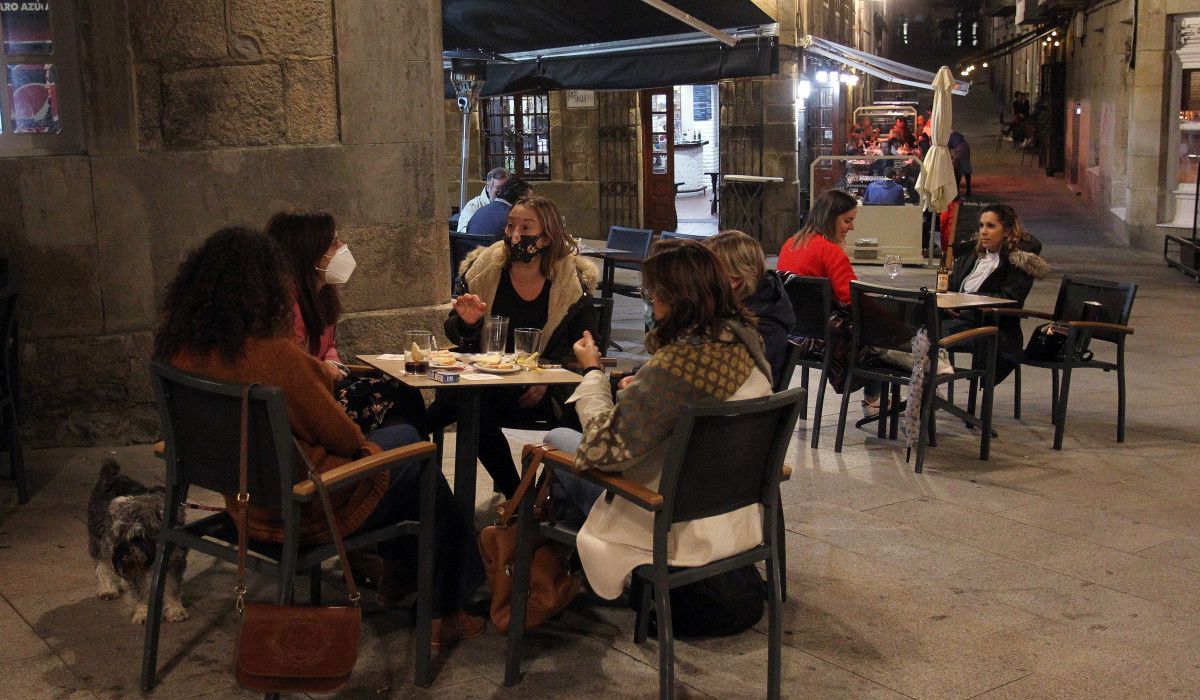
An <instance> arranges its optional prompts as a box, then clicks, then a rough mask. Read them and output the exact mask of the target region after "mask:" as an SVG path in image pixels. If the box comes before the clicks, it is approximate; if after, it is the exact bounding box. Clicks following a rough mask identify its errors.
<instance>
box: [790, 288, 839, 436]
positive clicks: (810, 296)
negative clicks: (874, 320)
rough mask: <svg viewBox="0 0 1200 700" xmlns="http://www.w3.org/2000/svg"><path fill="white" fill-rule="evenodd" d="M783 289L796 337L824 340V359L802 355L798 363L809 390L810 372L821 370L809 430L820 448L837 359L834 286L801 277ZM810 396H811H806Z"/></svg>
mask: <svg viewBox="0 0 1200 700" xmlns="http://www.w3.org/2000/svg"><path fill="white" fill-rule="evenodd" d="M783 289H784V291H786V292H787V295H788V298H789V299H790V300H791V302H792V311H793V313H795V315H796V326H795V327H794V328H793V329H792V335H793V336H794V337H795V338H796V339H797V340H805V339H813V340H820V341H822V343H821V344H822V346H823V349H822V351H821V355H820V357H816V356H812V355H808V354H807V353H798V354H797V358H796V364H797V365H799V366H800V367H802V369H801V370H800V386H802V387H804V389H805V390H806V391H807V390H808V371H809V370H810V369H816V370H820V372H821V375H820V377H819V378H818V380H817V397H816V401H815V403H813V419H812V420H811V421H809V427H808V429H809V431H810V432H812V446H813V449H816V447H817V445H818V444H819V443H820V440H821V411H822V409H823V407H824V405H825V386H826V384H827V383H828V382H827V379H828V377H829V363H830V360H831V358H832V356H833V339H832V337H831V336H830V333H829V317H830V316H831V315H832V314H833V287H832V286H831V285H830V284H829V278H827V277H801V276H799V275H791V276H789V277H788V278H787V279H785V280H784V281H783ZM805 396H806V397H807V393H806V394H805ZM800 418H801V419H804V420H807V419H808V400H807V398H806V399H805V401H804V403H803V404H801V407H800Z"/></svg>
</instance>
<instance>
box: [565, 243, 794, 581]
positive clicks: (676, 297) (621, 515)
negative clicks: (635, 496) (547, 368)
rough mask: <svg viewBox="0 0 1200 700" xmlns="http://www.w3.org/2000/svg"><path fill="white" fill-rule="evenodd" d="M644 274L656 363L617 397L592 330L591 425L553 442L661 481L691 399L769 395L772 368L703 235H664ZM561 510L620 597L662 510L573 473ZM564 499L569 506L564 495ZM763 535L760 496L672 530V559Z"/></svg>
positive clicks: (586, 462) (582, 344)
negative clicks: (608, 492) (607, 494)
mask: <svg viewBox="0 0 1200 700" xmlns="http://www.w3.org/2000/svg"><path fill="white" fill-rule="evenodd" d="M642 280H643V285H644V287H645V290H646V294H647V297H646V298H647V299H648V300H649V301H650V303H651V305H652V306H653V309H654V311H653V313H654V320H655V325H654V329H653V330H651V331H650V333H649V334H648V335H647V336H646V349H647V350H648V351H650V352H651V353H652V356H651V357H650V361H649V362H647V363H646V365H645V366H643V367H642V368H641V369H640V370H639V371H638V373H637V374H635V375H634V376H633V377H632V378H631V379H630V380H629V381H628V383H627V384H626V385H625V386H624V388H622V389H621V390H620V391H618V392H617V395H616V400H615V401H614V400H613V394H612V390H611V389H610V387H609V381H608V377H607V376H605V374H604V371H603V369H602V368H601V365H600V349H599V348H598V347H596V344H595V342H593V340H592V336H591V334H590V333H585V334H584V338H583V339H582V340H580V341H579V342H577V343H575V346H574V352H575V357H576V358H577V359H578V360H579V363H580V364H581V365H583V367H585V368H586V370H585V374H584V376H583V381H582V382H581V383H580V384H579V387H578V388H577V389H576V390H575V393H574V394H573V395H572V396H571V400H572V401H574V402H575V409H576V411H578V413H579V418H580V420H581V421H582V422H583V425H584V426H585V428H584V431H583V433H582V435H581V434H580V433H578V432H575V431H571V430H567V429H564V428H560V429H556V430H552V431H550V433H549V434H548V435H547V436H546V441H547V442H549V443H551V444H553V445H554V446H555V447H558V448H559V449H564V450H568V451H574V452H575V453H576V456H575V464H576V465H577V466H578V467H581V468H591V469H602V470H605V471H620V472H622V473H623V475H624V476H625V478H627V479H631V480H633V481H635V482H637V483H638V484H641V485H642V486H645V487H647V488H650V489H657V488H658V480H659V478H660V477H661V476H662V469H663V460H664V459H665V457H666V450H667V447H668V446H669V445H670V444H671V433H672V432H673V430H674V428H675V423H676V420H677V419H678V418H679V415H680V413H681V412H682V411H683V410H684V407H685V406H687V405H689V404H693V403H697V402H700V401H711V400H717V401H736V400H740V399H751V398H757V397H761V396H767V395H769V394H770V393H771V379H770V377H771V367H770V365H769V364H768V363H767V360H766V357H765V356H764V354H763V341H762V338H761V337H760V336H759V334H758V331H757V330H755V323H754V319H753V318H752V317H751V316H750V314H749V313H748V312H747V311H746V309H745V308H744V307H743V306H742V304H741V303H740V302H739V301H738V300H737V297H736V296H735V295H734V292H733V288H732V287H731V286H730V284H729V278H728V277H727V276H726V275H725V271H724V270H723V268H722V267H721V262H720V261H719V260H718V259H717V257H716V256H715V255H714V254H713V252H712V251H710V250H709V249H708V248H706V247H705V246H704V245H703V244H701V243H698V242H695V241H669V242H663V243H656V244H655V245H654V247H653V248H652V249H651V251H650V256H649V257H648V258H646V260H645V261H644V262H643V263H642ZM555 480H556V482H557V483H556V484H555V486H554V488H555V490H556V496H557V497H558V498H559V503H560V504H562V505H564V506H566V505H571V506H573V510H568V509H566V508H563V509H561V510H560V511H559V518H560V519H561V520H563V521H566V522H570V521H572V520H574V521H579V520H582V521H583V527H582V528H581V529H580V530H579V537H578V539H577V540H576V545H577V547H578V550H579V558H580V560H581V561H582V562H583V569H584V572H585V573H586V574H587V578H588V584H589V585H590V586H591V587H592V590H594V591H595V592H596V594H597V595H599V596H601V597H603V598H608V599H613V598H616V597H617V596H619V595H620V594H621V591H622V590H623V589H624V587H625V583H626V581H627V579H628V578H629V574H630V572H632V571H633V569H634V568H636V567H638V566H640V565H642V564H649V563H650V562H651V561H652V559H653V557H652V554H651V552H652V549H653V532H654V517H653V514H652V513H649V512H647V511H644V510H641V509H640V508H638V507H637V506H634V505H633V504H632V503H630V502H629V501H626V500H624V499H620V498H617V499H612V500H611V501H610V500H607V499H604V498H599V496H600V495H601V493H602V489H600V488H599V487H596V486H595V485H594V484H592V483H591V482H587V481H584V480H583V479H580V478H579V477H576V476H574V475H573V474H570V473H568V472H566V471H564V470H558V471H556V472H555ZM564 501H566V502H564ZM760 542H762V508H761V506H759V505H757V504H755V505H750V506H747V507H745V508H741V509H739V510H736V511H733V512H732V513H727V514H725V515H718V516H713V517H709V518H700V519H697V520H692V521H690V522H686V523H679V524H677V525H675V526H673V527H672V528H671V535H670V537H669V538H668V548H669V550H668V562H669V563H670V565H671V566H701V565H703V564H707V563H708V562H711V561H715V560H717V559H721V558H722V557H727V556H730V555H733V554H736V553H738V552H741V551H745V550H747V549H750V548H751V547H753V546H755V545H757V544H759V543H760Z"/></svg>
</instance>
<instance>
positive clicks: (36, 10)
mask: <svg viewBox="0 0 1200 700" xmlns="http://www.w3.org/2000/svg"><path fill="white" fill-rule="evenodd" d="M0 30H3V32H4V53H6V54H8V55H10V56H11V55H13V54H49V53H51V52H53V50H54V32H53V30H52V29H51V27H50V3H49V2H45V1H42V2H28V1H22V2H2V1H0Z"/></svg>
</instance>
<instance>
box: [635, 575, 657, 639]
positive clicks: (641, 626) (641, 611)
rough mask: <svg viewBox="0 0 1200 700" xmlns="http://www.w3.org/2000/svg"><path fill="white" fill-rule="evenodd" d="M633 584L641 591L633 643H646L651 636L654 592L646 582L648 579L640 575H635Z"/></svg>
mask: <svg viewBox="0 0 1200 700" xmlns="http://www.w3.org/2000/svg"><path fill="white" fill-rule="evenodd" d="M632 585H633V586H636V588H637V590H638V592H639V593H640V597H639V599H638V611H637V619H636V620H634V627H633V643H634V644H644V643H645V642H646V639H647V638H648V637H649V636H650V606H651V605H653V603H654V592H653V590H652V589H651V587H650V585H649V584H647V583H646V579H644V578H642V577H640V576H634V577H633V582H632Z"/></svg>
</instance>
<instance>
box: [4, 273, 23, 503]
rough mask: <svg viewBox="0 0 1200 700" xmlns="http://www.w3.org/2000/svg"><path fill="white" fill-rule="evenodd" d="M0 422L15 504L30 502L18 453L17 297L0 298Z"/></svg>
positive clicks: (18, 353)
mask: <svg viewBox="0 0 1200 700" xmlns="http://www.w3.org/2000/svg"><path fill="white" fill-rule="evenodd" d="M0 334H3V335H0V342H2V343H3V344H4V346H3V347H2V348H0V419H2V420H3V421H4V426H5V427H6V428H8V433H7V435H6V436H5V437H6V442H7V443H8V464H9V475H10V477H11V478H12V479H13V481H15V482H16V484H17V503H18V504H25V503H28V502H29V479H28V477H27V476H26V474H25V453H24V451H23V450H22V449H21V418H20V415H21V372H20V370H21V343H20V336H19V333H18V328H17V295H16V294H15V293H9V294H3V295H0Z"/></svg>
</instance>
